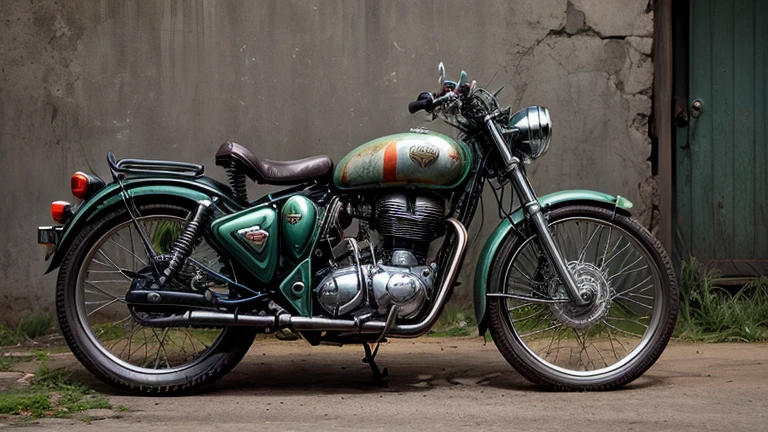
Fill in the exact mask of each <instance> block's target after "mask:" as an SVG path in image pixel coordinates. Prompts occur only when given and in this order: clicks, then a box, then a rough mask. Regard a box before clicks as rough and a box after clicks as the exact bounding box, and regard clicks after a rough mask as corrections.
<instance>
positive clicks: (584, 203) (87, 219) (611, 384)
mask: <svg viewBox="0 0 768 432" xmlns="http://www.w3.org/2000/svg"><path fill="white" fill-rule="evenodd" d="M439 72H440V78H439V83H440V90H439V91H438V92H437V93H430V92H423V93H421V94H420V95H419V96H418V98H417V100H416V101H414V102H411V103H410V104H409V107H408V109H409V111H410V112H411V113H412V114H413V113H416V112H419V111H422V110H423V111H426V112H427V113H428V114H429V115H430V116H431V118H432V119H433V120H434V119H436V118H438V117H440V118H442V119H443V120H444V121H445V122H447V123H448V124H449V125H451V126H453V127H455V128H456V129H458V131H459V133H458V135H457V138H451V137H449V136H446V135H444V134H440V133H437V132H432V131H429V130H426V129H423V128H416V129H411V130H410V132H407V133H401V134H397V135H390V136H385V137H382V138H379V139H375V140H373V141H370V142H368V143H365V144H363V145H362V146H360V147H358V148H356V149H355V150H353V151H352V152H351V153H349V154H348V155H347V156H346V157H344V158H343V159H342V160H341V161H340V162H339V163H338V164H337V165H336V166H335V167H334V165H333V163H332V161H331V160H330V159H329V158H328V157H327V156H315V157H309V158H306V159H301V160H295V161H274V160H268V159H265V158H262V157H259V156H255V155H254V154H253V153H251V152H250V151H249V150H248V149H246V148H245V147H243V146H241V145H239V144H236V143H233V142H227V143H225V144H223V145H222V146H221V147H220V148H219V149H218V151H217V153H216V165H218V166H221V167H223V168H224V169H225V170H226V173H227V178H228V183H229V185H224V184H222V183H220V182H218V181H216V180H214V179H212V178H210V177H207V176H205V175H203V173H204V168H203V166H201V165H197V164H190V163H182V162H171V161H158V160H141V159H120V160H117V159H116V158H115V157H114V155H113V154H112V152H109V153H108V154H107V161H108V164H109V168H110V172H111V176H112V179H111V181H110V182H109V183H106V182H105V181H103V180H102V179H100V178H98V177H97V176H95V175H92V174H86V173H83V172H77V173H75V174H74V175H73V176H72V178H71V189H72V194H73V195H74V196H75V197H76V198H77V199H78V201H77V203H76V204H75V205H72V204H70V203H68V202H64V201H56V202H54V203H53V204H52V205H51V212H52V217H53V219H54V220H55V221H56V222H57V223H58V224H59V225H56V226H47V227H39V229H38V243H41V244H44V245H48V247H49V253H48V254H47V256H46V260H47V259H49V258H50V260H51V262H50V265H49V267H48V272H51V271H53V270H55V269H57V268H58V269H59V272H58V280H57V286H56V311H57V315H58V321H59V324H60V327H61V331H62V333H63V335H64V338H65V339H66V341H67V344H68V345H69V347H70V348H71V350H72V352H73V353H74V355H75V356H76V357H77V359H78V360H79V361H80V362H81V363H82V364H83V365H84V366H85V367H86V368H87V369H88V370H89V371H90V372H92V373H93V374H94V375H95V376H97V377H98V378H100V379H101V380H103V381H104V382H106V383H108V384H110V385H113V386H115V387H117V388H119V389H123V390H127V391H131V392H135V393H140V394H173V393H186V392H191V391H194V390H197V389H199V388H200V387H202V386H204V385H207V384H210V383H211V382H213V381H215V380H216V379H218V378H220V377H222V376H223V375H225V374H226V373H227V372H229V371H230V370H231V369H232V368H233V367H234V366H235V365H236V364H237V363H238V362H239V361H240V360H241V359H242V358H243V356H244V355H245V354H246V352H247V351H248V349H249V347H250V346H251V344H252V343H253V342H254V339H255V337H256V335H257V334H258V333H264V334H273V333H274V334H276V336H280V338H295V337H301V338H303V339H304V340H306V341H307V342H308V343H309V344H311V345H313V346H314V345H318V344H321V343H329V344H336V345H339V344H362V345H363V348H364V350H365V358H364V360H363V361H364V362H366V363H368V364H369V365H370V367H371V370H372V371H373V374H374V377H375V379H376V380H377V381H379V382H385V380H386V369H384V370H381V369H379V367H378V365H377V364H376V362H375V356H376V353H377V352H378V348H379V344H380V343H381V342H384V341H385V340H387V338H415V337H418V336H422V335H424V334H425V333H427V332H428V331H429V330H430V328H431V327H432V326H433V325H434V324H435V322H436V321H437V320H438V317H439V316H440V314H441V312H442V310H443V308H444V307H445V305H446V302H447V301H448V299H449V297H450V296H451V293H452V291H453V289H454V287H455V286H456V285H457V282H456V279H457V275H458V274H459V272H460V270H461V269H462V268H463V265H462V264H463V261H464V259H465V254H466V249H467V243H468V235H467V229H468V228H469V227H470V224H471V223H472V221H473V218H474V216H475V213H476V211H477V209H478V205H479V204H480V205H481V204H482V203H481V197H482V192H483V188H484V186H485V185H486V183H487V184H488V185H489V186H490V187H491V188H492V190H493V193H494V196H495V200H496V203H497V206H498V209H499V214H500V217H501V221H500V223H499V224H498V226H497V227H496V228H495V230H494V231H493V232H492V233H491V234H490V236H489V237H488V239H487V240H486V242H485V245H484V246H483V248H482V251H481V253H480V255H479V258H478V259H477V262H476V263H475V265H476V270H475V277H474V305H475V312H476V318H477V324H478V328H479V333H480V335H485V334H486V332H488V331H489V332H490V335H491V337H492V339H493V342H494V343H495V344H496V346H497V347H498V349H499V351H500V352H501V354H502V355H503V356H504V358H505V359H506V360H507V361H508V362H509V363H510V365H511V366H512V367H514V368H515V369H516V370H517V371H518V372H519V373H520V374H522V375H523V376H524V377H525V378H527V379H529V380H530V381H532V382H534V383H536V384H539V385H541V386H543V387H546V388H551V389H557V390H603V389H611V388H616V387H620V386H623V385H625V384H627V383H629V382H631V381H632V380H634V379H636V378H638V377H639V376H641V375H642V374H643V373H644V372H645V371H646V370H647V369H648V368H649V367H650V366H651V365H653V363H654V362H655V361H656V360H657V359H658V358H659V356H660V355H661V353H662V351H663V350H664V348H665V346H666V344H667V342H668V341H669V338H670V335H671V333H672V331H673V329H674V326H675V321H676V316H677V307H678V303H677V302H678V293H677V283H676V280H675V274H674V271H673V268H672V265H671V263H670V260H669V258H668V256H667V253H666V252H665V251H664V249H663V248H662V246H661V244H660V243H659V242H658V241H657V240H656V239H654V238H653V237H652V235H651V234H650V233H649V232H648V231H647V230H646V229H645V228H644V227H643V226H642V225H641V224H640V223H638V222H637V221H636V220H635V219H632V217H631V214H630V210H631V209H632V206H633V205H632V203H631V202H630V201H629V200H627V199H626V198H624V197H621V196H612V195H608V194H604V193H600V192H595V191H589V190H568V191H561V192H556V193H553V194H550V195H546V196H541V197H538V196H537V195H536V194H535V192H534V190H533V188H532V187H531V184H530V182H529V180H528V177H527V175H526V169H525V166H526V164H528V163H530V162H532V161H534V160H535V159H537V158H539V157H541V156H542V155H544V154H545V153H546V152H547V149H548V148H549V145H550V141H551V135H552V120H551V118H550V114H549V111H548V110H547V109H546V108H543V107H539V106H532V107H528V108H525V109H523V110H520V111H517V112H514V113H513V112H511V109H510V107H506V108H500V106H499V104H498V102H497V95H498V93H499V91H501V89H499V91H497V92H495V93H491V92H489V91H488V90H486V89H483V88H481V87H479V86H477V83H476V82H475V81H471V82H470V81H469V80H468V78H467V74H466V72H464V71H462V72H461V75H460V79H459V80H458V81H450V80H447V79H446V77H445V68H444V66H443V64H442V63H440V65H439ZM247 179H250V180H253V181H255V182H257V183H261V184H270V185H283V186H286V189H284V190H282V191H280V192H277V193H272V194H269V195H266V196H263V197H261V198H258V199H256V200H254V201H249V199H248V195H247V191H246V181H247ZM505 191H509V192H508V195H507V196H508V197H509V199H508V201H506V200H505V198H504V193H505ZM513 193H514V194H516V196H517V197H518V200H519V202H520V203H521V205H520V206H519V207H517V208H513V198H512V197H513ZM353 222H356V224H353ZM374 347H375V348H374Z"/></svg>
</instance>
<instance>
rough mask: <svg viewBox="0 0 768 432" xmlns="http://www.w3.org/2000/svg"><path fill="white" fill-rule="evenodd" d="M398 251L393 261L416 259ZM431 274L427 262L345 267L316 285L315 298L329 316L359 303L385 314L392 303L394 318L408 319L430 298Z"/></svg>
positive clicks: (404, 261)
mask: <svg viewBox="0 0 768 432" xmlns="http://www.w3.org/2000/svg"><path fill="white" fill-rule="evenodd" d="M398 252H399V255H400V257H399V258H398V261H395V262H402V263H415V262H416V258H415V257H412V256H411V257H408V255H409V254H411V253H410V252H408V251H398ZM393 261H394V260H393ZM434 274H435V270H434V268H432V266H428V265H414V266H395V265H385V264H364V265H361V266H360V267H359V268H358V266H357V265H350V266H345V267H342V268H339V269H337V270H335V271H333V272H331V274H329V275H328V276H326V277H325V278H324V279H323V281H322V282H321V283H320V285H319V287H318V288H317V298H318V301H319V303H320V305H321V306H322V307H323V309H325V311H326V312H328V313H330V314H332V315H333V316H343V315H346V314H348V313H350V312H354V311H356V310H358V309H360V308H361V307H363V306H368V307H370V308H371V309H374V310H376V311H377V312H378V313H379V314H381V315H386V314H387V313H388V311H389V309H390V308H391V307H392V306H397V307H398V312H397V317H398V318H403V319H409V318H413V317H415V316H416V315H418V313H419V312H420V311H421V309H422V307H423V306H424V304H425V302H426V300H427V298H429V297H430V294H431V293H432V288H433V285H434V281H435V276H434ZM360 275H362V279H361V278H360ZM366 299H367V300H368V304H367V305H366V304H365V301H366Z"/></svg>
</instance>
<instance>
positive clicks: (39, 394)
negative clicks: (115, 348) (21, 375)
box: [0, 351, 112, 419]
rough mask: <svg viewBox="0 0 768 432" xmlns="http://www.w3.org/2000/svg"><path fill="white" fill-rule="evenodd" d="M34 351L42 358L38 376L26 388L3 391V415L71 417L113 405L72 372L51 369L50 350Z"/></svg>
mask: <svg viewBox="0 0 768 432" xmlns="http://www.w3.org/2000/svg"><path fill="white" fill-rule="evenodd" d="M34 355H35V358H36V359H37V361H38V362H40V364H39V367H38V369H37V371H36V373H35V378H33V379H32V380H31V381H30V383H29V386H28V387H26V388H21V389H17V390H12V391H9V392H4V393H0V416H21V417H22V418H24V419H28V418H40V417H70V416H71V415H72V414H74V413H78V412H82V411H86V410H90V409H97V408H106V409H110V408H112V405H111V404H110V403H109V401H108V400H107V398H106V397H104V396H102V395H99V394H96V393H95V392H94V391H92V390H90V389H89V388H88V387H87V386H85V385H83V384H80V383H78V382H76V381H75V380H73V379H72V375H71V373H70V372H68V371H66V370H63V369H57V370H53V371H51V370H49V368H48V355H47V353H45V352H43V351H37V352H35V353H34Z"/></svg>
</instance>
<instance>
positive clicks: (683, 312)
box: [677, 258, 768, 342]
mask: <svg viewBox="0 0 768 432" xmlns="http://www.w3.org/2000/svg"><path fill="white" fill-rule="evenodd" d="M716 276H717V274H716V273H715V272H713V271H709V272H705V271H704V270H703V268H702V266H701V265H700V264H699V263H698V262H697V261H696V260H695V259H694V258H692V259H691V260H689V261H686V262H683V266H682V270H681V272H680V311H679V312H680V313H679V318H678V327H677V333H678V335H679V337H681V338H683V339H688V340H693V341H702V342H759V341H766V340H768V278H766V277H763V278H759V279H756V280H754V281H753V282H751V283H749V284H747V285H745V286H744V287H742V288H741V289H740V290H738V291H737V292H735V293H731V292H729V291H728V290H726V289H724V288H722V287H718V286H716V285H715V278H716Z"/></svg>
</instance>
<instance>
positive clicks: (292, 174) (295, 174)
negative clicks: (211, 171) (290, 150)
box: [216, 142, 333, 185]
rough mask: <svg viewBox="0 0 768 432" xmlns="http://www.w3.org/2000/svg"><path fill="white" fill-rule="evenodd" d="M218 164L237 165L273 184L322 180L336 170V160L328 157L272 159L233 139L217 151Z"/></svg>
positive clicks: (239, 169)
mask: <svg viewBox="0 0 768 432" xmlns="http://www.w3.org/2000/svg"><path fill="white" fill-rule="evenodd" d="M216 165H219V166H222V167H225V168H234V169H236V170H238V171H239V172H242V173H243V174H245V175H247V176H248V177H250V179H251V180H253V181H255V182H258V183H266V184H273V185H292V184H300V183H304V182H308V181H312V180H323V179H325V178H326V177H328V176H329V175H330V174H331V172H332V170H333V162H332V161H331V158H329V157H328V156H313V157H308V158H305V159H299V160H293V161H273V160H269V159H262V158H259V157H256V156H254V155H253V153H251V152H250V151H248V149H247V148H245V147H243V146H241V145H240V144H237V143H233V142H225V143H224V144H222V145H221V147H219V150H218V151H217V152H216Z"/></svg>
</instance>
